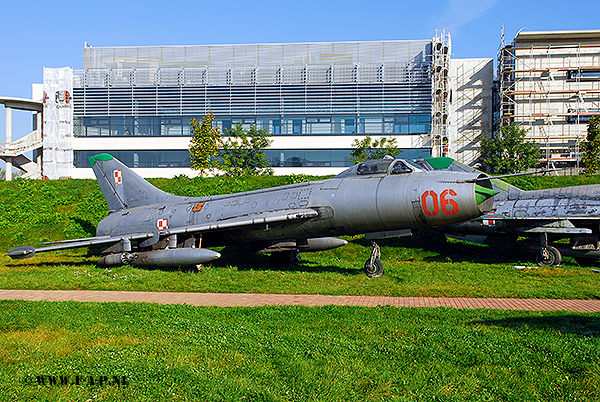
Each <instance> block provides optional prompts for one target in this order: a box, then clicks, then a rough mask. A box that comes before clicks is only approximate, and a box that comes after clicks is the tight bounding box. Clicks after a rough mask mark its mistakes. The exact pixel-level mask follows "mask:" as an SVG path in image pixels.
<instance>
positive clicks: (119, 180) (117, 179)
mask: <svg viewBox="0 0 600 402" xmlns="http://www.w3.org/2000/svg"><path fill="white" fill-rule="evenodd" d="M113 173H114V176H115V184H121V183H123V170H122V169H118V170H115V171H114V172H113Z"/></svg>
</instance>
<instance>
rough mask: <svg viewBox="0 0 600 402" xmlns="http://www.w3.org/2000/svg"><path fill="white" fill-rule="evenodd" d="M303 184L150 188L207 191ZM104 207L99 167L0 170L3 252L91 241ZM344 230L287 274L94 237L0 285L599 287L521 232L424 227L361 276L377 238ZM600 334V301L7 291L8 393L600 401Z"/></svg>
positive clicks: (3, 359)
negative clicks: (374, 272)
mask: <svg viewBox="0 0 600 402" xmlns="http://www.w3.org/2000/svg"><path fill="white" fill-rule="evenodd" d="M300 179H302V178H299V177H290V178H268V180H269V181H268V183H267V184H266V185H265V183H266V182H262V181H252V180H251V181H249V182H248V183H242V182H239V181H236V180H235V179H231V180H230V179H223V178H215V179H210V180H206V179H203V180H202V181H198V180H195V179H187V178H184V177H180V178H177V179H174V180H171V181H168V180H156V181H155V184H157V185H158V186H159V187H161V188H162V189H164V190H166V191H170V192H175V193H178V194H182V195H206V194H212V193H217V192H220V193H223V192H231V191H241V190H245V189H252V188H259V187H261V186H267V185H279V184H286V183H289V182H293V181H295V180H300ZM576 180H580V179H573V180H571V181H569V183H572V184H573V181H576ZM586 180H588V179H586ZM197 184H201V185H200V186H198V185H197ZM575 184H577V183H575ZM579 184H583V183H579ZM525 185H528V184H527V183H525V184H523V186H524V187H525ZM561 185H567V184H564V183H563V184H561ZM248 186H249V187H248ZM534 187H535V183H534ZM105 214H106V207H105V204H104V200H103V198H102V195H101V193H100V192H99V189H98V188H97V185H96V183H95V182H93V181H90V180H87V181H86V180H83V181H78V180H64V181H55V182H32V181H25V180H17V181H15V182H11V183H0V225H2V227H3V228H4V230H3V231H2V232H0V244H1V246H0V250H2V251H3V252H4V251H6V250H7V249H9V248H11V247H14V246H17V245H22V244H27V243H30V244H31V243H35V242H38V241H47V240H51V239H60V238H73V237H83V236H89V235H91V234H93V230H94V227H95V225H96V224H97V222H98V221H99V220H100V219H101V218H102V217H104V216H105ZM347 239H348V240H349V244H348V245H347V246H345V247H342V248H339V249H336V250H330V251H325V252H320V253H312V254H304V255H303V257H302V261H301V263H300V264H299V265H297V266H294V267H291V268H289V269H269V268H267V266H266V265H267V264H266V262H267V258H266V257H265V256H260V255H255V254H252V253H247V252H246V250H244V249H243V248H239V247H227V248H224V249H220V251H221V253H222V254H223V257H222V258H221V259H219V260H217V261H215V263H214V264H213V265H209V266H205V267H203V269H202V270H201V271H200V272H182V271H177V270H175V271H161V270H142V269H135V268H131V267H119V268H113V269H101V268H98V267H96V266H95V261H96V260H97V258H98V257H93V256H87V255H86V251H85V250H72V251H65V252H57V253H47V254H40V255H37V256H35V257H34V258H32V259H29V260H22V261H13V260H10V259H9V258H8V257H6V256H1V257H0V288H5V289H98V290H99V289H107V290H145V291H192V292H194V291H197V292H256V293H321V294H355V295H389V296H470V297H533V298H583V299H589V298H598V297H600V290H598V289H599V288H600V287H599V286H598V281H599V280H600V276H599V275H597V274H594V273H592V272H591V271H590V270H589V267H580V266H579V265H577V264H576V263H575V262H574V261H573V260H572V259H570V258H565V261H564V263H563V265H561V266H560V267H553V268H537V267H533V263H532V262H531V261H532V258H531V254H529V253H527V252H526V251H524V250H523V248H522V247H520V246H518V245H517V246H516V245H514V244H509V245H498V246H495V247H487V246H485V247H484V246H479V245H474V244H469V243H464V242H457V241H453V240H446V239H445V238H444V237H443V236H441V235H439V234H437V233H435V232H433V231H430V230H425V231H423V232H422V233H421V234H420V235H419V236H415V237H410V238H402V239H393V240H386V241H383V242H381V244H380V245H381V246H382V261H383V263H384V269H385V274H384V276H383V277H381V278H376V279H368V278H367V277H366V276H365V275H364V274H363V273H362V271H361V267H362V265H363V263H364V261H365V260H366V259H367V257H368V256H369V255H370V245H369V243H368V242H366V241H365V240H364V239H363V238H362V237H361V236H356V237H350V238H347ZM515 265H524V266H529V267H533V268H532V269H515V268H513V267H514V266H515ZM599 343H600V313H598V314H584V313H565V312H520V311H501V310H453V309H442V308H439V309H428V308H419V309H405V308H394V307H380V308H362V307H340V306H337V307H336V306H327V307H311V308H308V307H301V306H292V307H272V306H271V307H257V308H216V307H191V306H184V305H165V306H163V305H157V304H134V303H76V302H66V303H65V302H24V301H0V401H15V400H47V401H75V400H83V401H106V400H111V401H112V400H115V401H116V400H119V401H120V400H132V401H148V400H157V401H171V400H172V401H187V400H198V401H394V400H398V401H422V400H432V401H433V400H437V401H497V400H507V401H570V402H571V401H596V400H600V344H599ZM78 376H79V378H80V384H79V385H75V384H73V382H75V380H76V378H78ZM113 376H116V377H117V378H119V379H123V378H125V379H126V382H127V385H116V384H114V381H113ZM37 377H41V378H44V381H45V384H44V385H40V384H38V382H37ZM61 377H62V380H65V381H66V382H68V384H66V385H60V382H61ZM89 378H92V379H93V380H94V382H95V383H94V384H93V385H92V384H90V380H89ZM51 379H54V380H56V381H57V384H56V385H49V381H51ZM103 379H106V380H107V381H106V382H105V383H103V384H100V382H101V381H104V380H103Z"/></svg>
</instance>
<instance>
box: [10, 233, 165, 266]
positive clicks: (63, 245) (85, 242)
mask: <svg viewBox="0 0 600 402" xmlns="http://www.w3.org/2000/svg"><path fill="white" fill-rule="evenodd" d="M152 236H154V235H153V234H152V233H131V234H123V235H119V236H96V237H86V238H83V239H72V240H58V241H55V242H47V243H40V244H52V245H51V246H46V247H39V248H35V247H33V246H22V247H17V248H13V249H11V250H8V256H9V257H10V258H12V259H15V260H21V259H25V258H29V257H33V256H34V255H35V253H39V252H45V251H55V250H66V249H70V248H79V247H90V246H96V245H101V244H115V243H118V242H120V241H123V240H130V241H131V240H141V239H147V238H149V237H152Z"/></svg>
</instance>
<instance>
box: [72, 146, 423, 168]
mask: <svg viewBox="0 0 600 402" xmlns="http://www.w3.org/2000/svg"><path fill="white" fill-rule="evenodd" d="M351 151H352V150H351V149H279V150H278V149H267V150H265V158H266V159H267V160H268V161H269V166H271V167H349V166H352V165H353V163H352V162H351V161H350V152H351ZM101 153H108V154H111V155H113V156H114V157H116V158H117V159H119V160H120V161H121V162H123V163H124V164H125V165H127V166H129V167H132V168H164V167H182V168H189V167H190V166H191V162H190V153H189V151H188V150H170V151H166V150H151V151H115V150H107V151H75V152H74V162H73V163H74V165H75V167H76V168H89V167H90V163H89V161H88V159H89V158H90V157H92V156H94V155H98V154H101ZM430 156H431V149H429V148H416V149H405V150H404V151H402V152H400V153H399V154H398V155H397V157H398V158H403V159H409V160H410V159H417V158H428V157H430Z"/></svg>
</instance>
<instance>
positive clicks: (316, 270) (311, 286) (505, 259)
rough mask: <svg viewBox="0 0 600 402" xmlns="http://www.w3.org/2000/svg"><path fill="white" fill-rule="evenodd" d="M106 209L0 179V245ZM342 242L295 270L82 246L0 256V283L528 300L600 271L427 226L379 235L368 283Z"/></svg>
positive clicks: (55, 184)
mask: <svg viewBox="0 0 600 402" xmlns="http://www.w3.org/2000/svg"><path fill="white" fill-rule="evenodd" d="M298 179H299V177H263V178H250V179H243V180H242V179H229V178H210V179H201V178H198V179H189V178H186V177H179V178H175V179H173V180H166V179H156V180H153V183H154V184H155V185H157V186H158V187H160V188H162V189H163V190H165V191H168V192H171V193H175V194H180V195H186V196H202V195H209V194H219V193H230V192H238V191H243V190H251V189H256V188H261V187H270V186H275V185H282V184H289V183H291V182H293V181H296V180H298ZM513 181H514V182H516V183H517V184H518V185H520V186H521V187H522V188H525V189H531V188H536V187H542V186H544V187H548V186H552V185H562V186H564V185H575V184H589V183H593V182H599V181H600V180H599V178H598V177H596V176H591V177H587V176H574V177H550V178H546V177H520V178H513ZM106 214H107V209H106V205H105V202H104V198H103V196H102V193H101V191H100V189H99V187H98V186H97V184H96V182H95V181H93V180H59V181H51V182H50V181H44V182H42V181H27V180H17V181H14V182H10V183H6V182H2V183H0V225H1V227H2V228H3V230H2V231H1V232H0V244H2V246H0V251H2V252H5V251H6V250H7V249H9V248H11V247H14V246H17V245H23V244H35V243H37V242H40V241H49V240H56V239H64V238H74V237H85V236H91V235H93V234H94V228H95V226H96V225H97V223H98V222H99V220H100V219H102V218H103V217H104V216H105V215H106ZM348 240H349V241H350V243H349V244H348V245H347V246H345V247H342V248H339V249H336V250H330V251H326V252H320V253H310V254H303V256H302V262H301V264H299V265H298V266H296V267H292V268H289V269H280V270H272V269H268V268H266V265H267V257H266V256H261V255H255V254H253V253H248V252H247V251H246V250H244V249H243V248H238V247H227V248H225V249H223V250H221V252H222V254H223V257H222V258H221V259H220V260H217V261H215V263H214V264H213V265H209V266H207V267H204V269H203V270H202V271H201V272H198V273H189V272H188V273H186V272H180V271H158V270H144V269H134V268H131V267H119V268H113V269H100V268H97V267H96V266H95V264H94V262H95V261H96V259H97V257H94V256H87V255H86V252H85V250H74V251H63V252H56V253H47V254H39V255H37V256H35V257H34V258H32V259H28V260H22V261H12V260H10V259H9V258H8V257H6V256H2V257H0V288H13V289H28V288H33V289H99V290H101V289H110V290H120V289H122V290H155V291H192V292H196V291H198V292H258V293H323V294H359V295H389V296H409V295H413V296H471V297H532V298H597V297H600V290H599V287H598V280H599V279H600V276H597V275H596V274H594V273H592V272H590V270H589V267H580V266H579V265H577V264H576V263H575V262H574V261H573V260H572V259H570V258H565V259H564V260H565V261H564V263H563V265H562V266H561V267H553V268H537V267H534V268H533V269H525V270H517V269H514V268H513V266H514V265H527V266H533V265H534V264H533V263H532V260H533V256H532V255H531V254H530V253H529V252H527V251H523V250H521V248H520V247H515V245H514V244H509V245H508V246H496V247H493V248H491V247H487V246H479V245H474V244H468V243H463V242H457V241H452V240H446V239H445V238H443V236H440V235H439V234H437V233H435V232H432V231H425V233H422V234H421V235H419V236H415V237H413V238H401V239H392V240H387V241H383V242H381V245H382V261H383V263H384V268H385V274H384V276H383V277H382V278H379V279H375V280H372V279H371V280H370V279H368V278H366V277H365V276H364V274H362V272H361V267H362V265H363V263H364V261H365V260H366V258H367V257H368V256H369V254H370V245H369V243H368V242H366V241H365V240H364V239H363V238H362V236H355V237H350V238H348Z"/></svg>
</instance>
